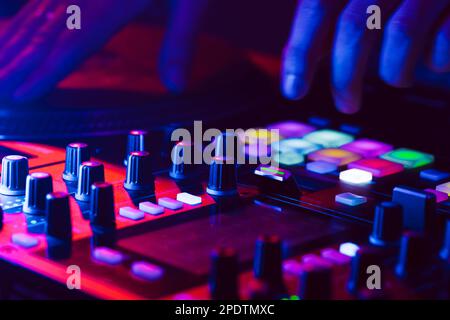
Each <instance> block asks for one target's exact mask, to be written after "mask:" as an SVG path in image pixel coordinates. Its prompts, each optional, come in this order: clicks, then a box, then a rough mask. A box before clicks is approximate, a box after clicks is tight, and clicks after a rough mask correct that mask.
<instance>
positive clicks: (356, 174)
mask: <svg viewBox="0 0 450 320" xmlns="http://www.w3.org/2000/svg"><path fill="white" fill-rule="evenodd" d="M339 180H341V181H343V182H346V183H351V184H367V183H370V182H371V181H372V173H371V172H369V171H364V170H361V169H349V170H345V171H342V172H341V173H340V174H339Z"/></svg>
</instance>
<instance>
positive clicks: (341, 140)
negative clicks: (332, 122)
mask: <svg viewBox="0 0 450 320" xmlns="http://www.w3.org/2000/svg"><path fill="white" fill-rule="evenodd" d="M303 139H305V140H307V141H309V142H311V143H314V144H318V145H321V146H323V147H324V148H337V147H340V146H342V145H344V144H346V143H349V142H352V141H353V139H354V138H353V136H351V135H349V134H346V133H343V132H339V131H335V130H329V129H323V130H318V131H314V132H311V133H308V134H307V135H306V136H304V137H303Z"/></svg>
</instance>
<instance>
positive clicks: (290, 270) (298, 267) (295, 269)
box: [283, 259, 302, 276]
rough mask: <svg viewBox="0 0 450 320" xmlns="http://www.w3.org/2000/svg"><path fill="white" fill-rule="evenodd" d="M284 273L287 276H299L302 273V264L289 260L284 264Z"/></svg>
mask: <svg viewBox="0 0 450 320" xmlns="http://www.w3.org/2000/svg"><path fill="white" fill-rule="evenodd" d="M283 271H284V272H286V273H287V274H290V275H294V276H298V275H300V272H301V271H302V264H301V263H300V262H299V261H297V260H294V259H289V260H286V261H284V262H283Z"/></svg>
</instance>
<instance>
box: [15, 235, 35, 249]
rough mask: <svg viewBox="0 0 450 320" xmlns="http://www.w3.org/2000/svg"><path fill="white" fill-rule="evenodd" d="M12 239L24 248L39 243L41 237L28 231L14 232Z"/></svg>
mask: <svg viewBox="0 0 450 320" xmlns="http://www.w3.org/2000/svg"><path fill="white" fill-rule="evenodd" d="M11 241H12V242H13V243H14V244H17V245H18V246H21V247H23V248H27V249H28V248H32V247H35V246H37V245H38V244H39V239H38V238H35V237H33V236H30V235H28V234H26V233H14V234H13V235H12V236H11Z"/></svg>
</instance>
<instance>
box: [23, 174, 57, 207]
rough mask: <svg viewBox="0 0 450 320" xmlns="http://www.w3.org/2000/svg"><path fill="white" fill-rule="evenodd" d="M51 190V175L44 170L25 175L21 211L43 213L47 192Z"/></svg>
mask: <svg viewBox="0 0 450 320" xmlns="http://www.w3.org/2000/svg"><path fill="white" fill-rule="evenodd" d="M51 192H53V181H52V176H51V175H50V174H48V173H45V172H33V173H31V174H29V175H28V176H27V183H26V191H25V203H24V204H23V212H25V213H29V214H35V215H44V214H45V206H46V200H45V197H46V196H47V194H48V193H51Z"/></svg>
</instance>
